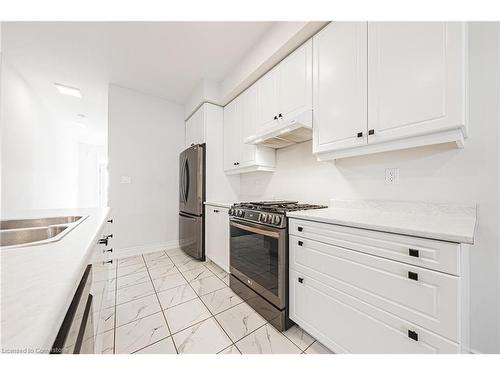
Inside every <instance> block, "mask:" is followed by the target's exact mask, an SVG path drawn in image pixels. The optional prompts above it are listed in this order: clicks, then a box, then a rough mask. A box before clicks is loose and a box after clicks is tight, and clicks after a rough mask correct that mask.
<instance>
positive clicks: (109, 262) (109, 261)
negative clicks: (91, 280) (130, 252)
mask: <svg viewBox="0 0 500 375" xmlns="http://www.w3.org/2000/svg"><path fill="white" fill-rule="evenodd" d="M102 264H113V259H111V260H108V261H106V262H102Z"/></svg>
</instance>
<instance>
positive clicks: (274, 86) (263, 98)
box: [251, 67, 279, 135]
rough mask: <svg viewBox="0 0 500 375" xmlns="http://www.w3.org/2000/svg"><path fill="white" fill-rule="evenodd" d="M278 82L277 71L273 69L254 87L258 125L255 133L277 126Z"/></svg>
mask: <svg viewBox="0 0 500 375" xmlns="http://www.w3.org/2000/svg"><path fill="white" fill-rule="evenodd" d="M278 82H279V70H278V68H277V67H276V68H274V69H273V70H271V71H270V72H268V73H267V74H266V75H265V76H264V77H262V78H261V79H260V80H259V81H257V83H256V84H255V85H254V86H256V87H257V90H258V96H259V97H258V102H259V107H258V113H259V116H258V123H257V124H256V129H255V131H256V132H257V133H259V132H262V131H266V130H267V129H269V128H272V127H273V126H275V125H276V124H277V120H278V111H279V109H278ZM251 135H253V134H251Z"/></svg>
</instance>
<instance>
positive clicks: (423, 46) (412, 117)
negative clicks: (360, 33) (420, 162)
mask: <svg viewBox="0 0 500 375" xmlns="http://www.w3.org/2000/svg"><path fill="white" fill-rule="evenodd" d="M464 28H465V26H464V24H463V23H460V22H369V23H368V129H369V130H373V131H374V134H373V135H370V143H378V142H386V141H389V140H392V139H401V138H406V137H413V136H418V135H421V134H428V133H434V132H437V131H446V130H450V129H456V128H459V129H458V130H461V131H463V132H464V134H465V133H466V129H465V123H466V121H465V83H466V82H465V77H464V74H465V69H466V62H465V56H466V55H465V44H466V43H465V30H464Z"/></svg>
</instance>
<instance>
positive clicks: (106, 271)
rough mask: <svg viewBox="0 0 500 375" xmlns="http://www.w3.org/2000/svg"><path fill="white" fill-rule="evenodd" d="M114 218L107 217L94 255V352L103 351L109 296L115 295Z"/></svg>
mask: <svg viewBox="0 0 500 375" xmlns="http://www.w3.org/2000/svg"><path fill="white" fill-rule="evenodd" d="M112 234H113V219H111V218H109V217H108V218H107V219H106V222H105V223H104V224H103V226H102V228H101V229H100V231H99V234H98V235H97V237H96V238H97V240H96V243H95V245H94V249H93V255H92V284H91V286H90V293H91V294H92V321H93V328H94V332H93V337H94V340H95V341H94V352H95V353H99V354H100V353H101V352H102V349H103V333H104V332H105V330H106V329H107V326H106V320H107V319H109V316H108V315H107V314H108V313H109V309H106V307H107V306H108V297H109V296H110V295H112V296H114V290H113V289H112V288H115V287H116V286H115V282H114V280H115V279H116V261H115V260H114V259H113V237H109V236H110V235H112ZM106 238H107V242H106V243H99V240H100V239H106Z"/></svg>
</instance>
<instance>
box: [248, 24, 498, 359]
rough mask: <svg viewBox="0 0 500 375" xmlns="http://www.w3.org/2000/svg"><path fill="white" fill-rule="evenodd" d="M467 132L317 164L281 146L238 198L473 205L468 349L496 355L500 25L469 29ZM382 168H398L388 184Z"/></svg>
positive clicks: (301, 148)
mask: <svg viewBox="0 0 500 375" xmlns="http://www.w3.org/2000/svg"><path fill="white" fill-rule="evenodd" d="M469 40H470V45H469V48H470V100H471V101H470V106H471V108H470V137H469V139H467V141H466V145H465V148H464V149H462V150H459V149H456V148H454V147H453V146H450V145H446V144H445V145H440V146H429V147H424V148H415V149H410V150H404V151H394V152H387V153H381V154H375V155H367V156H362V157H355V158H349V159H343V160H339V161H337V162H336V164H333V163H325V162H318V161H316V159H315V158H314V157H313V156H312V154H311V142H307V143H303V144H300V145H297V146H293V147H290V148H286V149H282V150H279V151H278V153H277V170H276V172H275V173H274V174H262V173H261V174H247V175H242V177H241V198H242V199H249V198H260V197H276V198H285V199H286V198H291V199H299V200H302V201H308V202H324V203H328V200H329V199H330V198H337V199H385V200H388V199H389V200H412V201H430V202H477V204H478V228H477V237H476V243H475V245H474V246H473V248H472V249H471V341H472V349H474V350H478V351H481V352H489V353H498V352H500V319H499V317H500V307H499V296H500V278H499V275H500V257H499V249H500V231H499V228H500V224H499V211H500V205H499V191H500V186H499V179H500V176H499V174H500V172H499V167H500V162H499V159H500V158H499V152H498V150H499V149H500V138H499V123H500V122H499V109H498V106H499V94H498V92H499V79H500V77H499V67H500V60H499V56H500V55H499V53H500V51H499V47H500V46H499V42H500V39H499V25H498V23H481V24H479V23H477V24H471V26H470V39H469ZM385 168H399V169H400V184H399V185H386V184H385V180H384V171H385Z"/></svg>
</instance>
